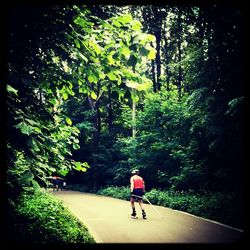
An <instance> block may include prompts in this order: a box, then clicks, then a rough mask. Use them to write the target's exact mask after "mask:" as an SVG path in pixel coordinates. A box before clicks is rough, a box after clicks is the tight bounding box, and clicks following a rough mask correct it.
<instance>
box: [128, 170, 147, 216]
mask: <svg viewBox="0 0 250 250" xmlns="http://www.w3.org/2000/svg"><path fill="white" fill-rule="evenodd" d="M131 174H132V176H131V178H130V190H131V195H130V203H131V207H132V214H131V217H132V218H137V216H136V210H135V200H137V201H138V203H139V205H140V208H141V211H142V218H143V219H146V213H145V210H144V209H143V206H142V203H143V202H142V196H143V195H144V193H145V183H144V180H143V178H142V177H141V176H139V170H138V169H134V170H133V171H132V172H131Z"/></svg>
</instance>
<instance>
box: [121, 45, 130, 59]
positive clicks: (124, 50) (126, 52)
mask: <svg viewBox="0 0 250 250" xmlns="http://www.w3.org/2000/svg"><path fill="white" fill-rule="evenodd" d="M120 51H121V53H122V54H123V55H124V56H125V57H126V58H129V57H130V49H129V48H128V47H127V46H126V45H125V46H123V47H121V49H120Z"/></svg>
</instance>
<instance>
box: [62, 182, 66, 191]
mask: <svg viewBox="0 0 250 250" xmlns="http://www.w3.org/2000/svg"><path fill="white" fill-rule="evenodd" d="M61 190H67V183H66V181H63V182H62V185H61Z"/></svg>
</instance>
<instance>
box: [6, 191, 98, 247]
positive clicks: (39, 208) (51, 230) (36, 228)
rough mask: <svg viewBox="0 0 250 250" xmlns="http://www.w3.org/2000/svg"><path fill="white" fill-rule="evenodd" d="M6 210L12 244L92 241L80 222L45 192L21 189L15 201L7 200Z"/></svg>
mask: <svg viewBox="0 0 250 250" xmlns="http://www.w3.org/2000/svg"><path fill="white" fill-rule="evenodd" d="M10 209H11V210H10V214H9V215H10V218H9V219H10V221H9V223H8V224H9V225H10V226H9V227H8V237H9V238H10V240H11V242H12V243H13V242H15V243H25V244H26V243H29V244H33V243H46V244H85V243H95V241H94V239H93V237H92V236H91V235H90V234H89V232H88V229H87V228H86V227H85V226H84V225H83V223H82V222H81V221H79V220H78V219H77V218H76V217H75V216H74V215H73V214H72V213H71V212H70V211H69V210H68V209H67V208H65V207H64V206H63V203H62V202H61V201H59V200H57V199H56V198H55V197H53V196H52V195H50V194H49V193H44V192H41V191H36V192H34V191H32V192H31V191H29V192H24V193H22V195H21V197H20V198H19V200H18V202H17V203H13V202H10Z"/></svg>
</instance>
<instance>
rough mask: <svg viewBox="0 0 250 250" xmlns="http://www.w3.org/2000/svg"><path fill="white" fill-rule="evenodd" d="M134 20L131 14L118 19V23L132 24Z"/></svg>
mask: <svg viewBox="0 0 250 250" xmlns="http://www.w3.org/2000/svg"><path fill="white" fill-rule="evenodd" d="M132 20H133V17H132V15H131V14H126V15H123V16H120V17H118V18H117V21H118V22H120V23H122V24H126V23H130V22H131V21H132Z"/></svg>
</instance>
